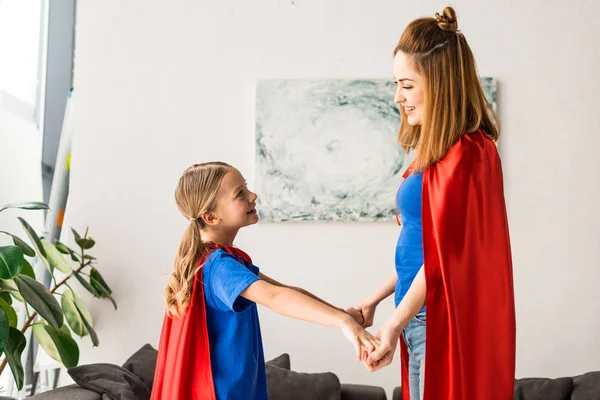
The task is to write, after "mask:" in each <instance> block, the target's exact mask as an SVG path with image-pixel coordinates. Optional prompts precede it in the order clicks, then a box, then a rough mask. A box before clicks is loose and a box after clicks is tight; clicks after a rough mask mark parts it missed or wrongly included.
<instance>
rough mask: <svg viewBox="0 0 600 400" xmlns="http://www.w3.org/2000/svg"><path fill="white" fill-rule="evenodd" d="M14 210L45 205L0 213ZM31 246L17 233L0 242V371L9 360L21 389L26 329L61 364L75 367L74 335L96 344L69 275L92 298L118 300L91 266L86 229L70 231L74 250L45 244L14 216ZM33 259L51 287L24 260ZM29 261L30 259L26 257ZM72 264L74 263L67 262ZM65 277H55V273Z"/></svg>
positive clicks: (39, 205)
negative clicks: (21, 317)
mask: <svg viewBox="0 0 600 400" xmlns="http://www.w3.org/2000/svg"><path fill="white" fill-rule="evenodd" d="M10 208H18V209H24V210H44V209H48V206H47V205H46V204H44V203H40V202H27V203H15V204H9V205H6V206H4V207H2V208H0V212H2V211H4V210H7V209H10ZM18 219H19V221H20V223H21V225H22V226H23V228H24V230H25V232H26V234H27V236H28V237H29V240H30V243H31V245H29V244H27V242H25V241H24V240H23V239H21V238H19V237H18V236H16V235H14V234H12V233H9V232H6V231H4V230H0V234H3V235H8V236H10V238H11V239H12V242H13V245H9V246H0V355H2V356H3V359H2V361H1V362H0V373H2V371H4V368H5V367H6V365H7V364H8V365H9V366H10V369H11V371H12V373H13V376H14V379H15V383H16V385H17V387H18V388H19V390H20V389H22V387H23V380H24V370H23V365H22V363H21V355H22V353H23V350H24V349H25V347H26V344H27V338H26V336H25V333H26V332H27V330H28V329H30V328H31V329H32V330H33V335H34V336H35V338H36V340H37V341H38V343H39V344H40V345H41V346H42V348H43V349H44V350H45V351H46V352H47V353H48V355H50V356H51V357H52V358H54V359H55V360H57V361H58V362H60V363H62V364H63V365H64V366H65V367H74V366H76V365H77V364H78V362H79V347H78V346H77V343H76V342H75V340H74V339H73V334H74V335H77V336H79V337H84V336H89V337H90V339H91V341H92V343H93V346H94V347H95V346H98V344H99V341H98V336H97V334H96V332H95V331H94V328H93V321H92V317H91V314H90V312H89V311H88V308H87V306H86V305H85V303H84V302H83V300H81V298H80V297H79V296H78V295H77V294H76V293H75V291H74V290H73V288H72V287H71V283H72V282H73V278H74V279H75V280H76V281H78V282H79V283H80V284H81V286H83V288H85V289H86V290H87V291H89V292H90V293H91V294H92V295H93V296H94V297H96V298H99V299H106V300H109V301H111V302H112V304H113V306H114V308H115V310H116V309H117V303H116V302H115V300H114V299H113V297H112V291H111V289H110V287H109V286H108V285H107V283H106V282H105V281H104V279H103V278H102V276H101V275H100V272H98V269H97V268H96V258H95V257H94V256H92V255H91V254H89V253H88V251H89V250H90V249H91V248H93V247H94V245H95V241H94V239H92V238H91V237H90V236H88V230H87V229H86V231H85V234H83V235H80V234H79V233H77V231H75V230H74V229H72V232H73V236H74V240H75V243H76V244H77V246H78V249H76V250H73V249H71V248H69V247H67V246H66V245H64V244H63V243H60V242H58V241H56V242H55V243H50V242H49V241H48V240H46V239H44V238H43V237H39V236H38V235H37V234H36V232H35V231H34V230H33V229H32V228H31V226H30V225H29V224H28V223H27V221H25V220H24V219H23V218H21V217H18ZM35 257H37V258H39V260H40V261H41V262H42V263H43V265H44V266H45V267H46V269H47V270H48V272H49V273H50V277H51V284H50V285H49V286H50V287H46V286H45V285H43V284H42V283H40V282H39V281H37V279H36V276H35V272H34V269H33V268H32V266H31V263H30V261H29V260H31V259H34V258H35ZM28 259H29V260H28ZM72 265H73V266H72ZM57 270H58V271H60V272H61V273H62V274H63V275H64V277H63V278H62V279H61V280H60V281H57V279H56V277H55V271H57ZM15 302H18V303H22V304H23V307H24V309H25V312H26V315H27V318H26V320H25V321H24V322H23V323H19V321H18V318H17V313H16V311H15V308H14V305H15V304H17V303H15Z"/></svg>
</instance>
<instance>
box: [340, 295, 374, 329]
mask: <svg viewBox="0 0 600 400" xmlns="http://www.w3.org/2000/svg"><path fill="white" fill-rule="evenodd" d="M376 308H377V303H375V302H373V301H371V300H365V301H363V302H362V303H360V304H359V305H358V306H357V307H349V308H346V310H345V311H346V313H347V314H348V315H350V316H351V317H352V318H354V319H355V320H356V322H358V323H359V324H360V325H361V326H362V327H363V328H368V327H370V326H373V319H374V318H375V309H376Z"/></svg>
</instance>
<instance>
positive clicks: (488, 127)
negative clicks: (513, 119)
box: [394, 7, 500, 171]
mask: <svg viewBox="0 0 600 400" xmlns="http://www.w3.org/2000/svg"><path fill="white" fill-rule="evenodd" d="M398 52H402V53H404V54H406V55H407V56H408V58H409V59H410V60H411V61H412V62H413V66H414V68H415V69H416V71H417V72H418V73H419V74H420V75H421V76H422V77H423V79H424V83H423V85H424V87H423V90H424V102H425V113H424V115H423V124H422V125H420V126H418V125H417V126H410V125H409V124H408V122H407V118H406V112H405V111H404V109H403V108H402V107H400V112H401V114H402V123H401V125H400V131H399V132H398V143H399V144H400V146H402V148H403V149H404V150H405V151H406V152H409V151H410V150H414V149H417V155H416V158H415V164H413V166H414V170H415V171H421V170H424V169H425V168H427V167H428V166H430V165H431V164H433V163H434V162H436V161H439V160H441V159H442V158H443V157H444V155H445V154H446V152H447V151H448V149H449V148H450V147H451V146H452V145H453V144H454V143H455V142H456V141H457V140H458V138H459V137H460V136H461V135H462V134H464V133H467V132H473V131H475V130H477V129H482V130H484V131H485V132H486V134H487V135H488V136H489V137H490V138H491V139H492V140H494V141H496V140H498V137H499V136H500V121H499V120H498V117H497V116H496V113H495V112H494V111H493V110H492V108H491V106H490V104H489V103H488V101H487V99H486V98H485V95H484V94H483V89H482V88H481V82H480V81H479V76H478V74H477V67H476V65H475V59H474V57H473V53H472V52H471V49H470V48H469V45H468V44H467V40H466V39H465V37H464V35H463V34H462V33H461V32H460V31H458V22H457V20H456V13H455V12H454V9H453V8H452V7H446V8H445V9H444V12H443V13H442V15H440V14H437V13H436V15H435V18H419V19H416V20H414V21H413V22H411V23H410V24H409V25H408V26H407V27H406V29H405V30H404V32H403V33H402V36H401V37H400V41H399V42H398V45H397V46H396V48H395V49H394V56H396V54H397V53H398ZM396 78H398V77H396Z"/></svg>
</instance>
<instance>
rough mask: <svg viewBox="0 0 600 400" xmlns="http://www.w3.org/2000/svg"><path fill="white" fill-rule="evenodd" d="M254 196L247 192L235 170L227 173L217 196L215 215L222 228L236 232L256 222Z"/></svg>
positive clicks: (241, 178)
mask: <svg viewBox="0 0 600 400" xmlns="http://www.w3.org/2000/svg"><path fill="white" fill-rule="evenodd" d="M256 198H257V196H256V194H254V193H252V192H251V191H250V190H248V187H247V186H246V180H245V179H244V177H243V176H242V174H241V173H240V171H238V170H237V169H235V168H233V169H231V171H229V172H227V173H226V174H225V176H224V177H223V181H222V182H221V187H220V188H219V193H218V196H217V208H216V210H215V214H216V215H217V216H218V218H219V225H220V226H221V227H222V228H226V229H232V230H237V229H240V228H242V227H244V226H248V225H252V224H255V223H257V222H258V214H257V213H256V209H255V207H256Z"/></svg>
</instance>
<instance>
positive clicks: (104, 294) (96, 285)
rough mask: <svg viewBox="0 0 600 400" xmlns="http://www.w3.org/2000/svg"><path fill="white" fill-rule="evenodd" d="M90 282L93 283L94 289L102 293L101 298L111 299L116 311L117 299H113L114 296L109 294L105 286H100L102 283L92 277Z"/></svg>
mask: <svg viewBox="0 0 600 400" xmlns="http://www.w3.org/2000/svg"><path fill="white" fill-rule="evenodd" d="M90 282H91V283H92V286H94V289H96V290H97V291H98V292H99V293H100V297H101V298H103V299H109V300H110V302H111V303H112V304H113V306H114V307H115V310H116V309H117V302H116V301H115V299H113V298H112V296H111V295H110V293H108V291H107V290H106V288H105V287H104V286H102V285H101V284H100V282H98V281H97V280H96V279H94V278H93V277H90Z"/></svg>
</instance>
